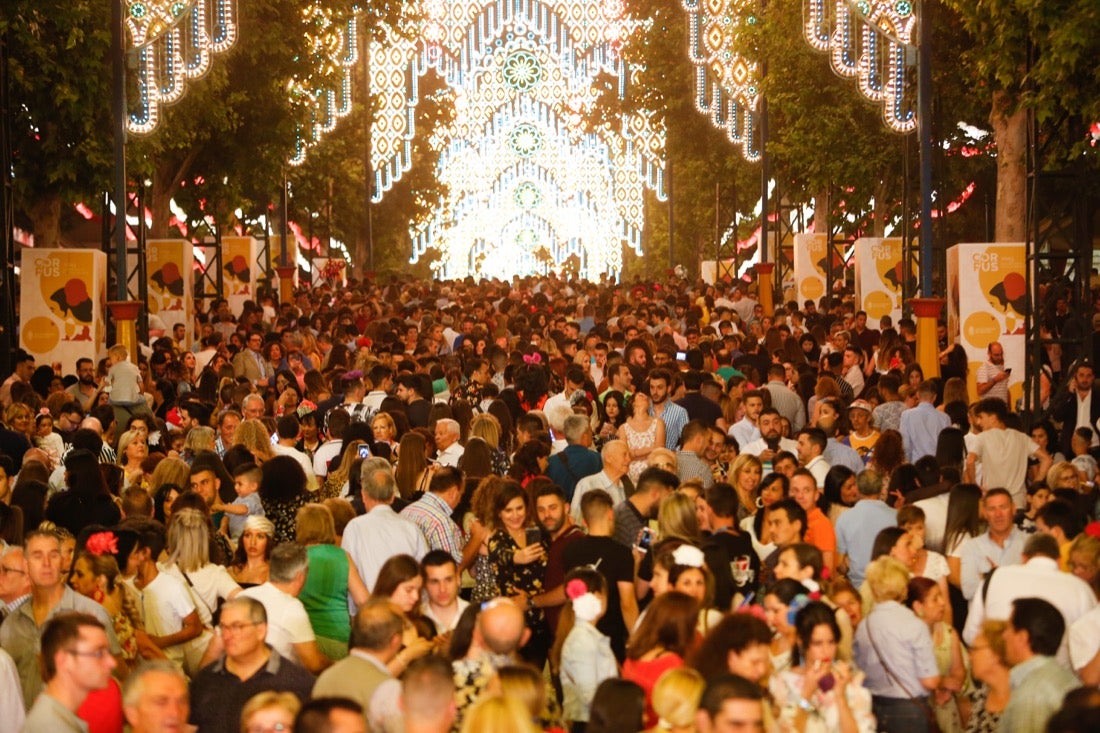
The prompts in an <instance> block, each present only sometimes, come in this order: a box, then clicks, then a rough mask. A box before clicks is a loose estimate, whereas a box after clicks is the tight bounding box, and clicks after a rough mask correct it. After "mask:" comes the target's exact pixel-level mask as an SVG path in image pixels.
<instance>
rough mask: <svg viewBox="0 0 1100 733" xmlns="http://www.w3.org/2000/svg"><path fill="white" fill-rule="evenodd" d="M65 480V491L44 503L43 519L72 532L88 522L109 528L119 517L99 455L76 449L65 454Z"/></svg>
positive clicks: (80, 528) (120, 515)
mask: <svg viewBox="0 0 1100 733" xmlns="http://www.w3.org/2000/svg"><path fill="white" fill-rule="evenodd" d="M65 483H66V484H67V485H68V487H69V490H68V491H62V492H60V493H57V494H54V496H53V498H51V499H50V501H49V503H48V504H47V505H46V519H49V520H50V521H51V522H53V523H54V524H56V525H57V526H59V527H64V528H65V529H67V530H69V531H70V532H72V533H73V536H74V537H75V536H76V535H79V534H80V531H81V530H82V529H84V528H85V527H87V526H88V525H89V524H100V525H103V526H104V527H111V526H114V525H116V524H118V522H119V520H121V519H122V511H121V510H120V509H119V507H118V504H116V503H115V500H114V497H112V496H111V492H110V491H109V490H108V489H107V482H106V481H104V480H103V473H102V472H101V471H100V470H99V457H98V456H95V455H93V454H92V452H91V451H87V450H84V449H83V448H77V449H76V450H72V451H69V455H67V456H65Z"/></svg>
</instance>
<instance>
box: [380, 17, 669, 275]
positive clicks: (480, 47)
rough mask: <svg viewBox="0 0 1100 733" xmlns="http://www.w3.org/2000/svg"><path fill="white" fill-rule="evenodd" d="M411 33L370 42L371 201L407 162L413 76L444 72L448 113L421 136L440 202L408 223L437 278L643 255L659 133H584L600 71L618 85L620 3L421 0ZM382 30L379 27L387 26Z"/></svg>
mask: <svg viewBox="0 0 1100 733" xmlns="http://www.w3.org/2000/svg"><path fill="white" fill-rule="evenodd" d="M420 10H421V15H422V20H421V21H420V24H419V27H418V29H417V33H416V34H415V35H414V36H413V37H411V38H409V39H406V38H404V37H403V36H402V35H401V34H398V33H393V32H390V33H384V35H383V36H382V37H380V36H379V35H375V36H374V37H373V38H372V39H371V42H370V44H369V49H370V57H369V59H368V63H369V70H370V94H371V98H372V100H373V103H374V108H373V110H374V111H373V115H372V127H371V157H372V160H371V162H372V165H373V168H374V171H375V186H374V191H375V200H376V201H378V200H381V198H382V196H383V195H384V194H385V192H386V191H388V190H389V189H390V188H392V186H393V184H394V182H395V181H397V180H399V179H400V177H401V175H402V173H403V172H404V171H406V170H408V168H409V165H410V163H411V160H410V158H411V150H410V148H411V140H412V138H413V133H414V127H413V125H414V114H413V113H414V110H415V107H416V104H417V103H418V101H419V93H418V88H417V79H418V78H419V77H420V76H422V75H423V74H425V73H427V72H428V71H429V70H433V71H435V72H437V73H438V74H439V75H440V77H441V78H442V79H443V80H445V82H446V84H447V86H448V90H449V94H450V98H451V100H452V101H453V104H454V112H455V114H454V118H453V120H452V121H451V122H449V123H448V125H446V126H445V128H444V129H441V130H438V131H437V132H436V134H435V135H434V136H433V137H432V140H431V144H432V145H433V147H434V148H435V149H436V150H438V151H439V152H440V162H439V168H438V172H437V173H438V178H439V180H440V184H441V186H442V187H443V188H444V190H445V191H446V195H445V197H444V201H443V203H442V205H441V206H440V207H438V210H437V211H435V212H433V214H432V216H431V218H430V219H429V220H428V221H424V222H419V223H418V224H416V225H414V228H413V231H412V232H411V234H412V238H413V256H412V261H413V262H416V261H417V260H418V259H419V258H420V257H421V256H423V255H425V254H426V253H427V252H428V250H429V249H432V250H434V251H437V252H439V253H440V258H439V259H438V260H437V261H436V262H435V263H434V264H433V267H434V268H435V270H436V272H437V273H438V275H439V276H440V277H448V278H453V277H464V276H466V275H475V276H480V275H485V276H502V277H510V276H511V275H514V274H527V273H547V272H551V271H558V272H560V271H562V270H563V269H564V268H565V267H566V266H567V265H568V263H569V262H572V263H573V264H574V265H575V266H576V268H577V271H578V272H579V273H580V274H584V275H590V276H595V275H596V274H598V273H604V272H607V273H610V274H612V275H613V276H617V275H618V273H619V271H620V270H621V267H622V248H623V246H624V244H625V245H629V246H631V247H633V248H634V249H635V250H636V251H638V252H639V253H640V252H641V231H642V227H643V224H644V210H643V195H644V190H645V189H646V188H649V189H652V190H654V191H656V192H657V195H658V197H660V198H663V196H664V191H663V183H664V181H663V178H664V172H663V171H664V160H663V159H664V131H663V130H661V129H659V128H658V127H657V126H656V125H655V124H654V123H653V122H652V120H651V118H650V116H649V115H633V116H630V115H624V116H622V117H621V118H619V119H618V121H617V122H616V123H615V124H614V125H608V126H604V127H601V128H598V129H594V130H593V129H589V128H588V127H586V125H585V119H586V113H587V112H588V111H589V110H590V109H591V107H592V105H594V104H595V102H596V99H597V89H596V88H595V85H594V82H595V79H596V77H597V75H598V74H601V73H609V74H611V75H613V76H614V77H615V78H617V79H618V80H619V89H620V94H621V93H623V91H624V90H625V82H626V79H627V77H628V75H629V69H628V67H627V66H626V65H625V64H624V63H623V61H622V60H621V58H620V56H619V49H620V48H621V45H622V43H623V42H624V39H625V38H626V36H627V35H628V34H629V32H630V30H631V29H632V28H633V27H634V23H635V22H634V21H632V20H631V19H629V18H628V17H627V16H626V15H625V9H624V5H623V3H622V1H621V0H603V1H602V2H592V1H591V0H422V2H421V5H420ZM386 30H388V29H383V31H386Z"/></svg>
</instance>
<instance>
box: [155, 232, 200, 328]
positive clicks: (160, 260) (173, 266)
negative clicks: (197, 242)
mask: <svg viewBox="0 0 1100 733" xmlns="http://www.w3.org/2000/svg"><path fill="white" fill-rule="evenodd" d="M145 273H146V275H147V276H148V278H149V313H150V314H151V315H156V316H157V317H159V318H160V319H161V320H162V321H164V327H165V328H166V329H167V332H168V335H171V334H172V327H173V326H175V324H177V323H182V324H183V325H184V326H186V328H187V336H185V337H184V343H183V344H181V345H182V346H184V347H185V348H190V347H191V340H192V337H193V336H194V334H193V333H192V332H193V331H194V330H195V246H194V245H193V244H191V243H190V242H188V241H187V240H184V239H150V240H149V241H148V242H146V243H145Z"/></svg>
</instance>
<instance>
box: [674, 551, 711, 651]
mask: <svg viewBox="0 0 1100 733" xmlns="http://www.w3.org/2000/svg"><path fill="white" fill-rule="evenodd" d="M668 584H669V589H670V590H675V591H679V592H681V593H683V594H685V595H689V596H691V597H692V598H694V599H695V600H696V601H697V602H698V603H699V620H698V622H697V623H696V625H695V630H696V632H698V633H699V634H700V635H702V636H705V635H706V634H707V633H709V632H710V630H711V629H712V628H714V626H715V625H717V624H718V622H719V621H721V620H722V614H721V613H720V612H719V611H717V610H715V609H714V608H712V607H711V606H712V604H713V597H714V576H713V575H712V574H711V572H710V569H709V568H707V565H706V561H705V559H704V558H703V551H702V550H700V549H699V548H698V547H696V546H695V545H689V544H682V545H680V546H679V547H677V548H676V549H675V550H673V551H672V567H671V568H669V571H668Z"/></svg>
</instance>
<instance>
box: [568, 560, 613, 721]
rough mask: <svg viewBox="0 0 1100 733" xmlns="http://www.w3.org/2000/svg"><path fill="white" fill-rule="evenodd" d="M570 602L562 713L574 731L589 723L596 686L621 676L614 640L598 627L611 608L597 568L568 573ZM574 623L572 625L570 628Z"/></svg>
mask: <svg viewBox="0 0 1100 733" xmlns="http://www.w3.org/2000/svg"><path fill="white" fill-rule="evenodd" d="M565 595H566V597H567V598H568V599H569V604H568V605H567V606H566V607H565V609H564V610H563V612H562V618H561V625H560V627H559V633H560V632H561V631H564V630H565V629H569V634H568V636H566V637H565V643H564V644H563V645H562V649H561V669H560V674H561V687H562V697H563V703H562V708H563V710H562V712H563V713H564V715H565V719H566V720H570V721H572V722H573V730H574V731H579V730H583V729H584V728H585V726H586V724H587V723H588V714H589V711H590V709H591V707H592V698H593V697H594V696H595V694H596V688H597V687H599V686H600V683H601V682H603V681H604V680H606V679H610V678H612V677H618V676H619V667H618V665H617V664H616V662H615V655H614V654H613V653H612V652H611V640H610V639H609V638H607V637H606V636H604V635H603V634H602V633H600V632H599V631H598V630H597V629H596V622H597V621H599V620H600V618H601V617H602V616H603V614H604V612H605V611H606V610H607V581H606V580H604V577H603V575H601V574H600V573H599V571H597V570H594V569H593V568H589V567H583V568H576V569H574V570H571V571H570V572H569V574H568V575H566V576H565ZM570 626H572V628H570Z"/></svg>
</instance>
